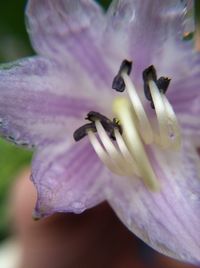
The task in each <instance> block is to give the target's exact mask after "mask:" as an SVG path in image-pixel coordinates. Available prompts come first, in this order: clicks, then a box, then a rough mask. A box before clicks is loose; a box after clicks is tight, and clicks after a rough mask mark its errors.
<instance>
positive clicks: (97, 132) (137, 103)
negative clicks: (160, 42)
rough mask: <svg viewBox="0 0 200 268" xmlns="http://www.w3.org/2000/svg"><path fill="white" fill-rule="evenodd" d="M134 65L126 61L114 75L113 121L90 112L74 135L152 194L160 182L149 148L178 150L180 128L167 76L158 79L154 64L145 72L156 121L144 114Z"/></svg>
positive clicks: (121, 173)
mask: <svg viewBox="0 0 200 268" xmlns="http://www.w3.org/2000/svg"><path fill="white" fill-rule="evenodd" d="M131 69H132V62H130V61H127V60H124V61H123V62H122V64H121V66H120V69H119V72H118V73H117V75H116V76H115V78H114V80H113V84H112V88H113V89H115V90H116V91H118V92H120V93H121V96H119V97H117V98H115V99H114V100H113V104H112V112H113V116H114V119H113V120H111V119H108V118H107V117H106V116H104V115H102V114H100V113H98V112H94V111H91V112H89V113H88V114H87V117H86V119H87V120H89V121H90V123H87V124H85V125H83V126H82V127H80V128H79V129H77V130H76V131H75V132H74V139H75V140H76V141H79V140H80V139H82V138H83V137H85V136H88V139H89V141H90V143H91V145H92V146H93V148H94V150H95V152H96V154H97V155H98V156H99V158H100V160H101V161H102V162H103V163H104V164H105V165H106V166H107V168H108V169H109V170H110V171H111V172H113V173H115V174H117V175H119V176H128V177H133V176H136V177H138V178H139V179H141V180H142V181H143V183H144V184H145V185H146V187H147V188H148V189H149V190H151V191H158V190H159V189H160V182H159V179H158V178H157V176H156V173H155V171H154V169H153V167H152V164H151V162H150V160H149V157H148V154H147V152H146V147H147V146H150V145H154V146H159V147H160V148H161V149H162V150H179V148H180V145H181V134H180V127H179V124H178V121H177V117H176V114H175V112H174V110H173V107H172V106H171V104H170V103H169V101H168V99H167V97H166V95H165V93H166V91H167V89H168V87H169V84H170V79H169V78H168V77H163V76H162V77H160V78H157V74H156V69H155V67H154V66H153V65H151V66H149V67H148V68H146V69H145V70H144V71H143V74H142V76H143V81H144V95H145V97H146V99H147V102H148V101H149V102H150V105H151V107H152V108H153V109H154V110H155V113H154V118H152V116H151V118H150V116H148V114H147V112H146V111H145V103H144V104H143V103H142V101H141V99H140V97H139V95H138V92H137V90H136V88H135V86H134V84H133V82H132V80H131V78H130V76H129V75H130V73H131Z"/></svg>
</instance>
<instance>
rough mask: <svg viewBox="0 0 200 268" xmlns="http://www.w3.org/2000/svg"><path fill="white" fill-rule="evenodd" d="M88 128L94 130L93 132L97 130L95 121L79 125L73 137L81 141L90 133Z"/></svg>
mask: <svg viewBox="0 0 200 268" xmlns="http://www.w3.org/2000/svg"><path fill="white" fill-rule="evenodd" d="M88 130H92V131H93V132H96V131H97V130H96V126H95V124H94V123H88V124H85V125H83V126H81V127H79V128H78V129H77V130H75V131H74V134H73V137H74V140H75V141H80V140H81V139H83V138H84V137H85V136H87V134H88Z"/></svg>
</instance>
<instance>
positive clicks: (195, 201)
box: [108, 140, 200, 263]
mask: <svg viewBox="0 0 200 268" xmlns="http://www.w3.org/2000/svg"><path fill="white" fill-rule="evenodd" d="M148 154H149V157H150V159H151V163H152V165H153V168H154V170H155V172H156V174H157V176H158V178H159V180H160V183H161V187H162V188H161V191H160V192H150V191H148V189H146V188H145V187H144V186H143V185H142V184H141V183H140V181H139V180H137V179H136V178H127V179H123V178H118V177H116V179H115V181H114V180H113V185H112V187H111V188H110V189H109V191H108V199H109V202H110V204H111V206H112V207H113V209H114V210H115V211H116V213H117V215H118V216H119V217H120V218H121V220H122V221H123V222H124V223H125V225H126V226H127V227H128V228H129V229H130V230H131V231H133V232H134V233H135V234H136V235H138V236H139V237H140V238H142V240H144V241H145V242H146V243H147V244H149V245H150V246H151V247H153V248H154V249H156V250H157V251H159V252H161V253H164V254H166V255H168V256H171V257H173V258H177V259H179V260H183V261H189V262H193V263H200V255H199V250H200V210H199V207H200V172H199V171H200V160H199V155H198V154H197V152H196V150H195V148H194V147H193V145H192V144H191V143H190V142H189V141H186V140H185V143H184V144H183V147H182V150H181V153H180V152H177V153H172V152H171V153H170V152H169V153H166V152H163V151H160V150H159V149H156V148H155V147H154V148H153V147H152V148H151V149H149V151H148Z"/></svg>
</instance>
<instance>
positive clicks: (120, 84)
mask: <svg viewBox="0 0 200 268" xmlns="http://www.w3.org/2000/svg"><path fill="white" fill-rule="evenodd" d="M131 69H132V62H131V61H128V60H124V61H123V62H122V64H121V66H120V69H119V72H118V74H117V75H116V76H115V77H114V80H113V83H112V88H113V89H115V90H116V91H119V92H123V91H124V90H125V84H124V80H123V78H122V73H126V74H127V75H129V74H130V73H131Z"/></svg>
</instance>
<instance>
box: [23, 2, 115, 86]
mask: <svg viewBox="0 0 200 268" xmlns="http://www.w3.org/2000/svg"><path fill="white" fill-rule="evenodd" d="M26 17H27V30H28V32H29V35H30V37H31V40H32V45H33V47H34V48H35V50H36V52H37V53H38V54H40V55H43V56H47V57H49V58H51V59H54V60H55V61H59V62H62V64H64V65H65V64H67V63H68V62H73V65H77V66H79V67H80V66H81V67H82V71H83V72H86V73H87V75H88V76H90V79H91V80H93V81H94V82H95V84H97V85H102V84H103V82H104V83H105V82H107V84H108V82H109V83H110V79H111V78H110V70H109V67H108V65H107V63H106V62H105V58H104V54H103V49H102V47H101V46H100V42H99V40H101V35H102V34H101V33H102V31H103V26H104V16H103V11H102V9H101V8H100V6H99V5H98V4H97V3H95V1H92V0H87V1H84V0H73V1H71V0H67V1H66V0H57V1H54V0H43V1H40V0H29V2H28V5H27V9H26ZM104 86H105V84H104Z"/></svg>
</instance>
